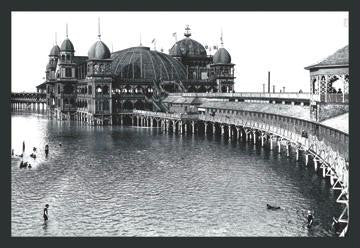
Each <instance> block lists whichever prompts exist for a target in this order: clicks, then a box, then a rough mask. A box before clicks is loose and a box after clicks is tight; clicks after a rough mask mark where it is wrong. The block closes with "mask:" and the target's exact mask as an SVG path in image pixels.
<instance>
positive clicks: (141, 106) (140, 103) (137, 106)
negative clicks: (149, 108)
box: [134, 101, 144, 110]
mask: <svg viewBox="0 0 360 248" xmlns="http://www.w3.org/2000/svg"><path fill="white" fill-rule="evenodd" d="M134 108H135V109H138V110H144V102H143V101H136V102H135V104H134Z"/></svg>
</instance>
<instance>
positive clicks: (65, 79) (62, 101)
mask: <svg viewBox="0 0 360 248" xmlns="http://www.w3.org/2000/svg"><path fill="white" fill-rule="evenodd" d="M74 53H75V50H74V46H73V44H72V42H71V41H70V39H69V37H68V25H67V24H66V38H65V40H64V41H63V42H62V44H61V46H60V55H59V59H58V63H57V68H56V73H55V74H56V85H55V110H56V115H57V117H58V118H59V119H70V118H71V116H73V114H74V113H75V111H76V105H75V102H76V82H77V79H76V76H75V69H76V64H75V63H74Z"/></svg>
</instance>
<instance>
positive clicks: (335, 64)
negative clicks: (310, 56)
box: [305, 46, 349, 121]
mask: <svg viewBox="0 0 360 248" xmlns="http://www.w3.org/2000/svg"><path fill="white" fill-rule="evenodd" d="M305 69H307V70H309V71H310V106H311V110H310V114H311V118H312V119H313V120H315V121H322V120H324V119H327V118H329V117H332V116H336V115H340V114H342V113H346V112H348V111H349V46H345V47H343V48H341V49H339V50H337V51H336V52H335V53H334V54H332V55H330V56H328V57H327V58H326V59H324V60H322V61H321V62H319V63H316V64H313V65H310V66H307V67H305Z"/></svg>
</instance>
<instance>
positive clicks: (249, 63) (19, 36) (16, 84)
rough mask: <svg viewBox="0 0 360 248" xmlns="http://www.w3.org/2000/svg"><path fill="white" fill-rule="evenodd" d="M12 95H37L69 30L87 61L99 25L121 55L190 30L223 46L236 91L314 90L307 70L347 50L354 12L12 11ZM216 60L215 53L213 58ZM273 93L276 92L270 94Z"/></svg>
mask: <svg viewBox="0 0 360 248" xmlns="http://www.w3.org/2000/svg"><path fill="white" fill-rule="evenodd" d="M11 17H12V18H11V19H12V32H11V38H12V40H11V41H12V43H11V45H12V46H11V68H12V81H11V90H12V92H22V91H27V92H35V91H36V88H35V87H36V85H39V84H40V83H42V82H44V77H45V68H46V64H47V62H48V59H49V58H48V54H49V53H50V50H51V48H52V46H53V45H54V43H55V32H56V33H57V44H58V45H59V46H60V45H61V42H62V41H63V40H64V38H65V34H66V23H67V24H68V32H69V39H70V40H71V41H72V43H73V45H74V47H75V55H78V56H79V55H82V56H84V55H85V56H86V55H87V52H88V49H89V48H90V46H91V45H92V44H93V43H94V42H96V41H97V33H98V24H97V23H98V18H100V23H101V25H100V26H101V40H102V41H103V42H105V43H106V44H107V46H108V47H109V49H110V50H113V51H118V50H122V49H126V48H128V47H134V46H138V45H139V44H140V37H141V42H142V45H144V46H149V47H150V48H151V49H154V44H153V43H152V40H153V39H156V50H158V51H160V49H163V51H164V52H165V53H168V50H169V49H170V48H171V47H172V46H173V44H174V43H175V37H174V36H173V35H172V34H173V33H175V32H176V33H177V39H178V40H180V39H182V38H184V35H183V34H184V28H185V26H186V25H189V26H190V28H191V33H192V36H191V38H192V39H194V40H196V41H198V42H200V43H201V44H203V45H204V46H205V45H208V46H215V45H217V46H220V36H221V30H222V33H223V40H224V47H225V48H226V49H227V50H228V51H229V53H230V54H231V57H232V63H234V64H235V76H236V79H235V91H237V92H239V91H242V92H256V91H257V92H258V91H262V90H263V84H264V83H266V84H267V73H268V71H271V84H274V85H275V86H276V91H279V90H280V89H282V87H286V91H287V92H295V91H296V92H298V91H299V90H300V89H302V90H303V91H309V87H310V83H309V82H310V77H309V72H308V71H307V70H305V69H304V67H305V66H308V65H311V64H314V63H316V62H320V61H321V60H322V59H324V58H326V57H327V56H329V55H331V54H332V53H334V52H335V51H336V50H338V49H340V48H342V47H344V46H346V45H348V36H349V34H348V32H349V30H348V12H12V15H11ZM207 52H208V54H211V55H213V54H214V52H215V51H207ZM271 90H272V87H271Z"/></svg>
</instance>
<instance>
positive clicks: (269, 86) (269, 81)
mask: <svg viewBox="0 0 360 248" xmlns="http://www.w3.org/2000/svg"><path fill="white" fill-rule="evenodd" d="M268 93H270V71H268Z"/></svg>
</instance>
